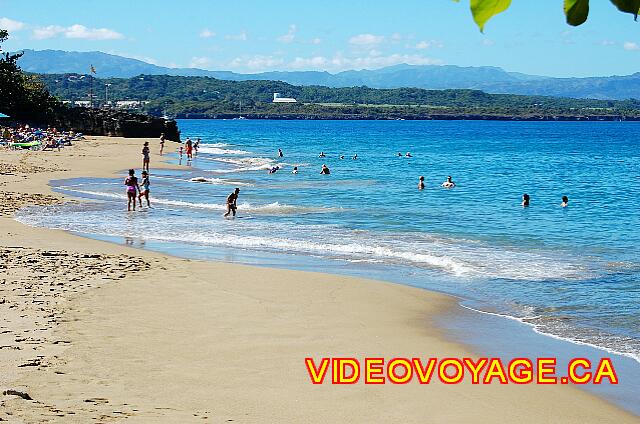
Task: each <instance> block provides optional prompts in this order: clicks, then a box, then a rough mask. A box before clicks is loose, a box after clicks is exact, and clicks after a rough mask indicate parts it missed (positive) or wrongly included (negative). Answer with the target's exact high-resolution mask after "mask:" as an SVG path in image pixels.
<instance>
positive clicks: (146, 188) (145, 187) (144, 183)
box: [138, 171, 151, 208]
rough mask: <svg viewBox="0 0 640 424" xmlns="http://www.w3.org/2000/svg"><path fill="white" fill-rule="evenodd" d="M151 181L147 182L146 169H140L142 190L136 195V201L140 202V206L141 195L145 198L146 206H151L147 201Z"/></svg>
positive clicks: (147, 174)
mask: <svg viewBox="0 0 640 424" xmlns="http://www.w3.org/2000/svg"><path fill="white" fill-rule="evenodd" d="M150 185H151V183H150V182H149V173H148V172H147V171H142V190H141V191H140V194H139V195H138V201H139V202H140V207H142V197H144V198H145V199H147V207H148V208H150V207H151V203H150V202H149V186H150Z"/></svg>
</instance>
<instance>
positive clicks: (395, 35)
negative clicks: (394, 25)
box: [391, 32, 402, 42]
mask: <svg viewBox="0 0 640 424" xmlns="http://www.w3.org/2000/svg"><path fill="white" fill-rule="evenodd" d="M391 41H394V42H398V41H402V34H400V33H399V32H394V33H393V34H391Z"/></svg>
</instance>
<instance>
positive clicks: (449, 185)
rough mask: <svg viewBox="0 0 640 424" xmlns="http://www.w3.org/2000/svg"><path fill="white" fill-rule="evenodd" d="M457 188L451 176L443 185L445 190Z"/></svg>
mask: <svg viewBox="0 0 640 424" xmlns="http://www.w3.org/2000/svg"><path fill="white" fill-rule="evenodd" d="M455 186H456V183H454V182H453V180H451V175H449V176H448V177H447V181H445V182H443V183H442V187H444V188H454V187H455Z"/></svg>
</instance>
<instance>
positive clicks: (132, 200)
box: [124, 169, 140, 211]
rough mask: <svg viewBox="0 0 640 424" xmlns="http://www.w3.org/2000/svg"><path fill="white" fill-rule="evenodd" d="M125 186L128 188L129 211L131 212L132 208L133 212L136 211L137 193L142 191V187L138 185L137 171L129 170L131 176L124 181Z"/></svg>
mask: <svg viewBox="0 0 640 424" xmlns="http://www.w3.org/2000/svg"><path fill="white" fill-rule="evenodd" d="M124 185H126V186H127V211H130V210H131V208H132V206H133V210H134V211H135V210H136V193H137V192H139V191H140V185H139V184H138V178H137V177H136V171H134V170H133V169H130V170H129V176H128V177H127V178H126V179H125V180H124Z"/></svg>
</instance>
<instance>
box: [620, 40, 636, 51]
mask: <svg viewBox="0 0 640 424" xmlns="http://www.w3.org/2000/svg"><path fill="white" fill-rule="evenodd" d="M622 47H623V48H624V49H625V50H640V45H638V43H636V42H634V41H626V42H625V43H624V44H623V45H622Z"/></svg>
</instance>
